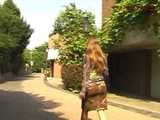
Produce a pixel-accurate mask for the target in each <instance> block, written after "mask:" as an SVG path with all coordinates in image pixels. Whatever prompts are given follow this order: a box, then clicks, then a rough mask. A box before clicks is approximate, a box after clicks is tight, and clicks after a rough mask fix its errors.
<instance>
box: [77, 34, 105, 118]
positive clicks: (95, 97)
mask: <svg viewBox="0 0 160 120" xmlns="http://www.w3.org/2000/svg"><path fill="white" fill-rule="evenodd" d="M106 61H107V59H106V57H105V55H104V53H103V52H102V49H101V47H100V45H99V44H98V41H97V39H96V38H95V37H91V38H89V40H88V42H87V45H86V52H85V55H84V68H83V80H82V88H81V92H80V98H81V99H82V114H81V120H87V119H88V111H91V110H102V109H103V110H104V109H107V101H106V93H107V88H106V85H105V80H104V79H105V78H106V77H105V76H108V66H107V62H106Z"/></svg>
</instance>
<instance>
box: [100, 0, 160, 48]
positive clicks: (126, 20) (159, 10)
mask: <svg viewBox="0 0 160 120" xmlns="http://www.w3.org/2000/svg"><path fill="white" fill-rule="evenodd" d="M159 14H160V1H159V0H118V3H117V4H116V5H115V6H114V8H113V13H112V15H111V17H110V18H107V19H106V20H105V22H104V25H103V28H102V32H101V33H100V38H101V44H102V46H103V48H104V49H105V50H110V49H111V47H113V46H116V45H118V44H119V43H120V42H121V41H122V40H123V39H124V37H125V35H126V33H127V31H130V30H133V29H135V28H137V27H139V28H140V29H143V30H148V29H152V31H160V30H158V29H159V28H160V27H159V26H160V24H159V23H158V20H157V21H154V22H153V23H151V22H150V20H151V18H154V17H155V16H159ZM155 24H156V25H155ZM155 33H156V35H157V36H158V35H159V34H160V33H159V32H155Z"/></svg>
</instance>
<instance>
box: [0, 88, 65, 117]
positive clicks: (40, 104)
mask: <svg viewBox="0 0 160 120" xmlns="http://www.w3.org/2000/svg"><path fill="white" fill-rule="evenodd" d="M58 106H60V104H59V103H57V102H53V101H51V100H45V97H43V96H39V95H38V94H28V93H24V92H10V91H2V90H0V120H68V119H65V118H62V117H61V116H62V115H63V113H60V112H56V113H53V112H48V111H47V110H50V109H54V108H56V107H58Z"/></svg>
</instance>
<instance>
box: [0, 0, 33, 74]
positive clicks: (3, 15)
mask: <svg viewBox="0 0 160 120" xmlns="http://www.w3.org/2000/svg"><path fill="white" fill-rule="evenodd" d="M32 32H33V30H32V29H31V28H30V26H29V25H28V24H27V23H26V21H24V20H23V18H22V17H21V13H20V10H19V9H18V8H17V6H16V5H15V4H14V3H13V1H12V0H6V1H5V2H4V4H3V5H1V6H0V72H18V69H19V68H20V67H21V65H22V52H23V50H24V49H25V47H26V46H27V44H28V43H29V40H28V39H29V38H30V36H31V34H32ZM4 59H5V60H4ZM5 63H6V64H7V65H8V67H5V66H4V65H3V64H5Z"/></svg>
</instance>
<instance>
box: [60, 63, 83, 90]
mask: <svg viewBox="0 0 160 120" xmlns="http://www.w3.org/2000/svg"><path fill="white" fill-rule="evenodd" d="M82 73H83V67H82V65H73V64H70V65H63V66H62V79H63V83H64V87H65V88H66V89H68V90H80V88H81V80H82V79H83V76H82V75H83V74H82Z"/></svg>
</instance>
